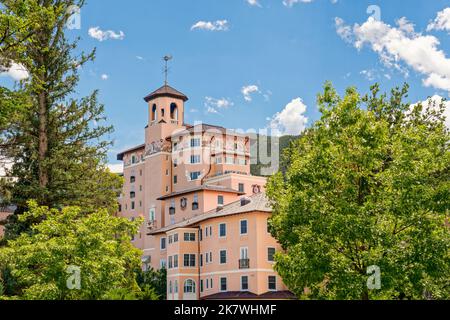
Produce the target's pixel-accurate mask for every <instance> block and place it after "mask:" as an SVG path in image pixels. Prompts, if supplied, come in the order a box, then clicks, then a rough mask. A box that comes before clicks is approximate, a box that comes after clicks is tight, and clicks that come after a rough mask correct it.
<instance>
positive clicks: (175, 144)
mask: <svg viewBox="0 0 450 320" xmlns="http://www.w3.org/2000/svg"><path fill="white" fill-rule="evenodd" d="M177 150H178V143H176V142H175V143H174V144H173V151H177Z"/></svg>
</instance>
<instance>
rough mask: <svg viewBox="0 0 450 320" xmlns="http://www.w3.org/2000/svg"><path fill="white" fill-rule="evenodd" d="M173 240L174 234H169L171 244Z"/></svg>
mask: <svg viewBox="0 0 450 320" xmlns="http://www.w3.org/2000/svg"><path fill="white" fill-rule="evenodd" d="M172 242H173V236H172V235H170V236H169V244H172Z"/></svg>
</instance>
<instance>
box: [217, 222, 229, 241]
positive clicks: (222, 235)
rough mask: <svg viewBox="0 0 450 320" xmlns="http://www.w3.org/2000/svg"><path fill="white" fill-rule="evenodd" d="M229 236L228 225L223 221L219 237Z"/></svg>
mask: <svg viewBox="0 0 450 320" xmlns="http://www.w3.org/2000/svg"><path fill="white" fill-rule="evenodd" d="M226 236H227V225H226V224H225V223H221V224H220V225H219V237H221V238H224V237H226Z"/></svg>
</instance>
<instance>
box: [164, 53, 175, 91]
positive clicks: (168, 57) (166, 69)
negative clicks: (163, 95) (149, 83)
mask: <svg viewBox="0 0 450 320" xmlns="http://www.w3.org/2000/svg"><path fill="white" fill-rule="evenodd" d="M172 59H173V57H172V56H171V55H167V56H164V58H163V60H164V61H165V66H164V76H165V78H164V85H166V86H167V76H168V74H169V67H168V62H169V61H170V60H172Z"/></svg>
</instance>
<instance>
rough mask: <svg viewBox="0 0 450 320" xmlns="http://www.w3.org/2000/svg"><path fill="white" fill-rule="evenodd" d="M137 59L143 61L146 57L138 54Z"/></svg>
mask: <svg viewBox="0 0 450 320" xmlns="http://www.w3.org/2000/svg"><path fill="white" fill-rule="evenodd" d="M136 59H138V60H141V61H142V60H145V59H144V57H141V56H136Z"/></svg>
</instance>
